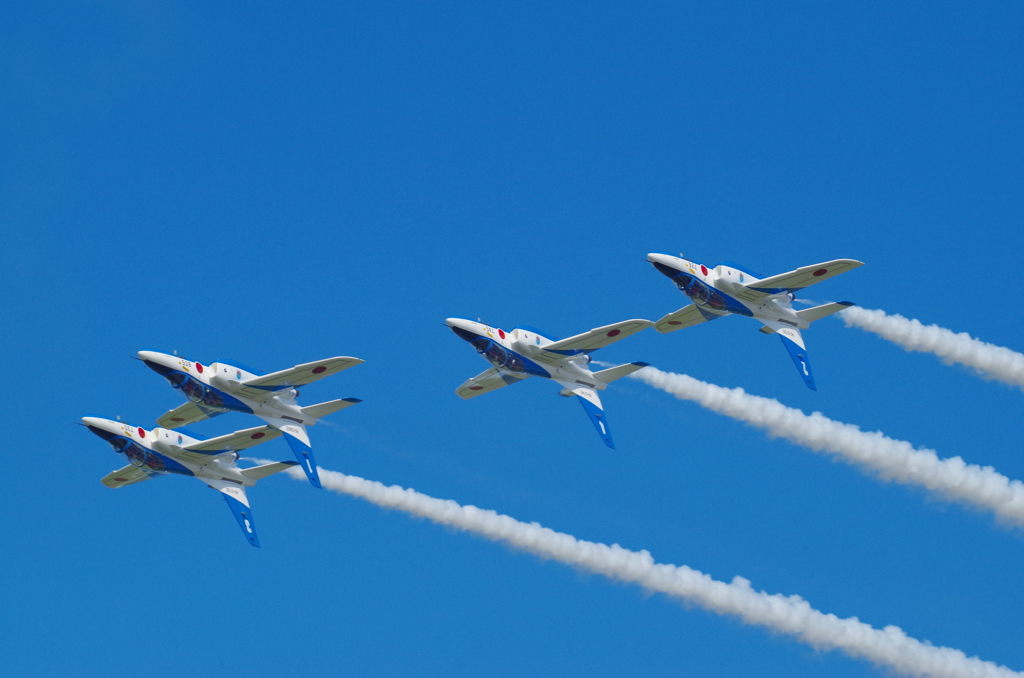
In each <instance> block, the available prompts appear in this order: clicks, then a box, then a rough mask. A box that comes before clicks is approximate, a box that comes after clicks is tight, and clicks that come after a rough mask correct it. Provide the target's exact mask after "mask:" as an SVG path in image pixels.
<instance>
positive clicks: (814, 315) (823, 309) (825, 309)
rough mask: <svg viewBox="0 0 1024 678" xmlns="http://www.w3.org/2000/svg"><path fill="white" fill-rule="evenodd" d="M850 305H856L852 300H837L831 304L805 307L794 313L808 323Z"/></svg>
mask: <svg viewBox="0 0 1024 678" xmlns="http://www.w3.org/2000/svg"><path fill="white" fill-rule="evenodd" d="M850 306H856V304H854V303H853V302H852V301H837V302H835V303H832V304H822V305H821V306H815V307H813V308H805V309H803V310H802V311H797V312H796V314H797V315H798V316H800V318H801V319H803V320H806V321H807V322H809V323H813V322H814V321H815V320H821V319H822V318H825V317H828V316H830V315H832V314H833V313H838V312H839V311H842V310H843V309H845V308H849V307H850Z"/></svg>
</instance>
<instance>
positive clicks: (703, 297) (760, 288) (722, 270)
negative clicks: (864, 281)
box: [647, 253, 864, 391]
mask: <svg viewBox="0 0 1024 678" xmlns="http://www.w3.org/2000/svg"><path fill="white" fill-rule="evenodd" d="M647 260H648V261H649V262H651V263H652V264H654V267H655V268H656V269H658V271H660V272H661V273H663V274H664V275H666V276H668V277H669V278H671V279H672V282H674V283H675V284H676V287H678V288H679V290H680V291H681V292H682V293H683V294H685V295H686V296H688V297H689V298H690V300H691V301H692V302H693V303H692V304H690V305H689V306H686V307H685V308H681V309H679V310H678V311H676V312H675V313H669V314H668V315H666V316H665V317H664V318H662V319H661V320H659V321H657V322H656V323H654V328H655V329H656V330H658V331H659V332H661V333H662V334H667V333H668V332H675V331H676V330H681V329H683V328H684V327H692V326H694V325H699V324H700V323H703V322H707V321H708V320H715V319H716V318H722V317H724V316H727V315H731V314H737V315H745V316H748V317H751V318H754V319H756V320H759V321H760V322H762V323H764V325H763V326H762V327H761V332H764V333H765V334H778V335H779V337H780V338H781V339H782V343H783V344H784V345H785V347H786V350H788V351H789V355H790V357H792V358H793V363H794V364H795V365H796V369H797V371H798V372H799V373H800V377H801V378H802V379H803V380H804V383H805V384H807V386H808V388H810V389H812V390H815V391H816V390H818V389H817V388H816V387H815V385H814V375H813V373H812V372H811V363H810V360H809V359H808V357H807V348H806V347H805V345H804V340H803V337H802V336H801V334H800V330H806V329H807V328H808V327H810V326H811V323H812V322H814V321H815V320H820V319H821V318H824V317H826V316H829V315H832V314H833V313H835V312H837V311H841V310H843V309H844V308H846V307H848V306H853V305H854V304H853V302H851V301H840V302H835V303H831V304H824V305H822V306H815V307H813V308H805V309H802V310H795V309H794V308H793V304H792V302H793V300H794V299H795V298H796V293H797V292H799V291H800V290H802V289H804V288H807V287H810V286H811V285H815V284H817V283H819V282H821V281H823V280H828V279H829V278H832V277H834V276H837V275H839V274H840V273H846V272H847V271H852V270H853V269H855V268H857V267H858V266H863V265H864V264H863V263H862V262H860V261H856V260H854V259H836V260H835V261H826V262H825V263H823V264H815V265H813V266H804V267H802V268H798V269H796V270H795V271H790V272H789V273H780V274H779V275H773V276H770V277H767V278H765V277H764V276H761V275H759V274H757V273H754V272H753V271H750V270H748V269H746V268H743V267H742V266H738V265H736V264H730V263H721V264H718V265H717V266H715V267H714V268H710V269H709V268H708V267H707V266H705V265H703V264H698V263H696V262H693V261H689V260H688V259H682V258H680V257H674V256H672V255H670V254H656V253H652V254H648V255H647Z"/></svg>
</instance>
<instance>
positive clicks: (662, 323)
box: [654, 304, 725, 334]
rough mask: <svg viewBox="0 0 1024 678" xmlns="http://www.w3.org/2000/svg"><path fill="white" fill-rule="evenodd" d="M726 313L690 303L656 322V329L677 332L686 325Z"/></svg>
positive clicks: (705, 320)
mask: <svg viewBox="0 0 1024 678" xmlns="http://www.w3.org/2000/svg"><path fill="white" fill-rule="evenodd" d="M724 315H725V314H722V313H715V312H714V311H711V310H708V309H704V308H701V307H700V306H697V305H696V304H690V305H689V306H686V307H684V308H681V309H679V310H678V311H676V312H675V313H669V314H668V315H667V316H665V317H664V318H662V319H661V320H659V321H657V322H656V323H654V329H656V330H658V331H659V332H661V333H662V334H668V333H669V332H675V331H676V330H681V329H683V328H684V327H693V326H694V325H699V324H701V323H704V322H707V321H709V320H715V319H716V318H722V317H724Z"/></svg>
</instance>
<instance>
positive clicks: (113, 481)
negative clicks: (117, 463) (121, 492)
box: [100, 464, 160, 489]
mask: <svg viewBox="0 0 1024 678" xmlns="http://www.w3.org/2000/svg"><path fill="white" fill-rule="evenodd" d="M157 475H160V474H159V473H156V472H155V471H143V470H142V469H141V468H139V467H138V466H132V465H131V464H129V465H128V466H125V467H124V468H122V469H118V470H117V471H111V472H110V473H108V474H107V475H105V476H104V477H103V479H102V480H100V482H101V483H103V484H104V485H106V486H107V487H110V488H114V489H116V488H118V487H124V486H125V485H134V484H135V483H141V482H142V481H143V480H149V479H150V478H152V477H153V476H157Z"/></svg>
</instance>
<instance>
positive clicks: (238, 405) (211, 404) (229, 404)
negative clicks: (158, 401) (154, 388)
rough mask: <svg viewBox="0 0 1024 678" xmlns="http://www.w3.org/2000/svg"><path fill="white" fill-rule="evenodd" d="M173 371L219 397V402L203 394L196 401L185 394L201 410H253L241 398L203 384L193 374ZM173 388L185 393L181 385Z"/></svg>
mask: <svg viewBox="0 0 1024 678" xmlns="http://www.w3.org/2000/svg"><path fill="white" fill-rule="evenodd" d="M174 373H175V374H180V375H182V376H184V377H185V378H186V379H191V380H193V381H195V382H196V383H197V384H199V385H201V386H202V387H203V388H204V389H206V390H207V391H212V392H213V393H214V394H216V395H217V397H218V398H219V399H220V403H217V402H216V398H214V399H210V398H207V397H205V396H204V398H203V399H202V400H201V401H199V402H196V401H194V400H192V399H191V398H188V396H186V398H188V400H189V401H191V402H194V403H196V405H198V406H199V409H201V410H203V412H204V413H206V410H207V409H213V410H217V409H225V410H231V411H232V412H241V413H242V414H253V411H252V408H251V407H249V406H248V405H246V404H245V403H243V402H242V401H241V400H239V399H238V398H236V397H234V396H233V395H231V394H229V393H225V392H224V391H221V390H220V389H219V388H215V387H213V386H210V385H209V384H204V383H203V382H201V381H199V380H198V379H196V378H195V376H193V375H191V374H188V373H187V372H178V371H175V372H174ZM165 376H169V375H165ZM182 384H183V385H184V381H183V382H182ZM175 390H177V391H182V395H185V393H184V390H183V386H179V387H178V388H176V389H175ZM207 414H209V413H207Z"/></svg>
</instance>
